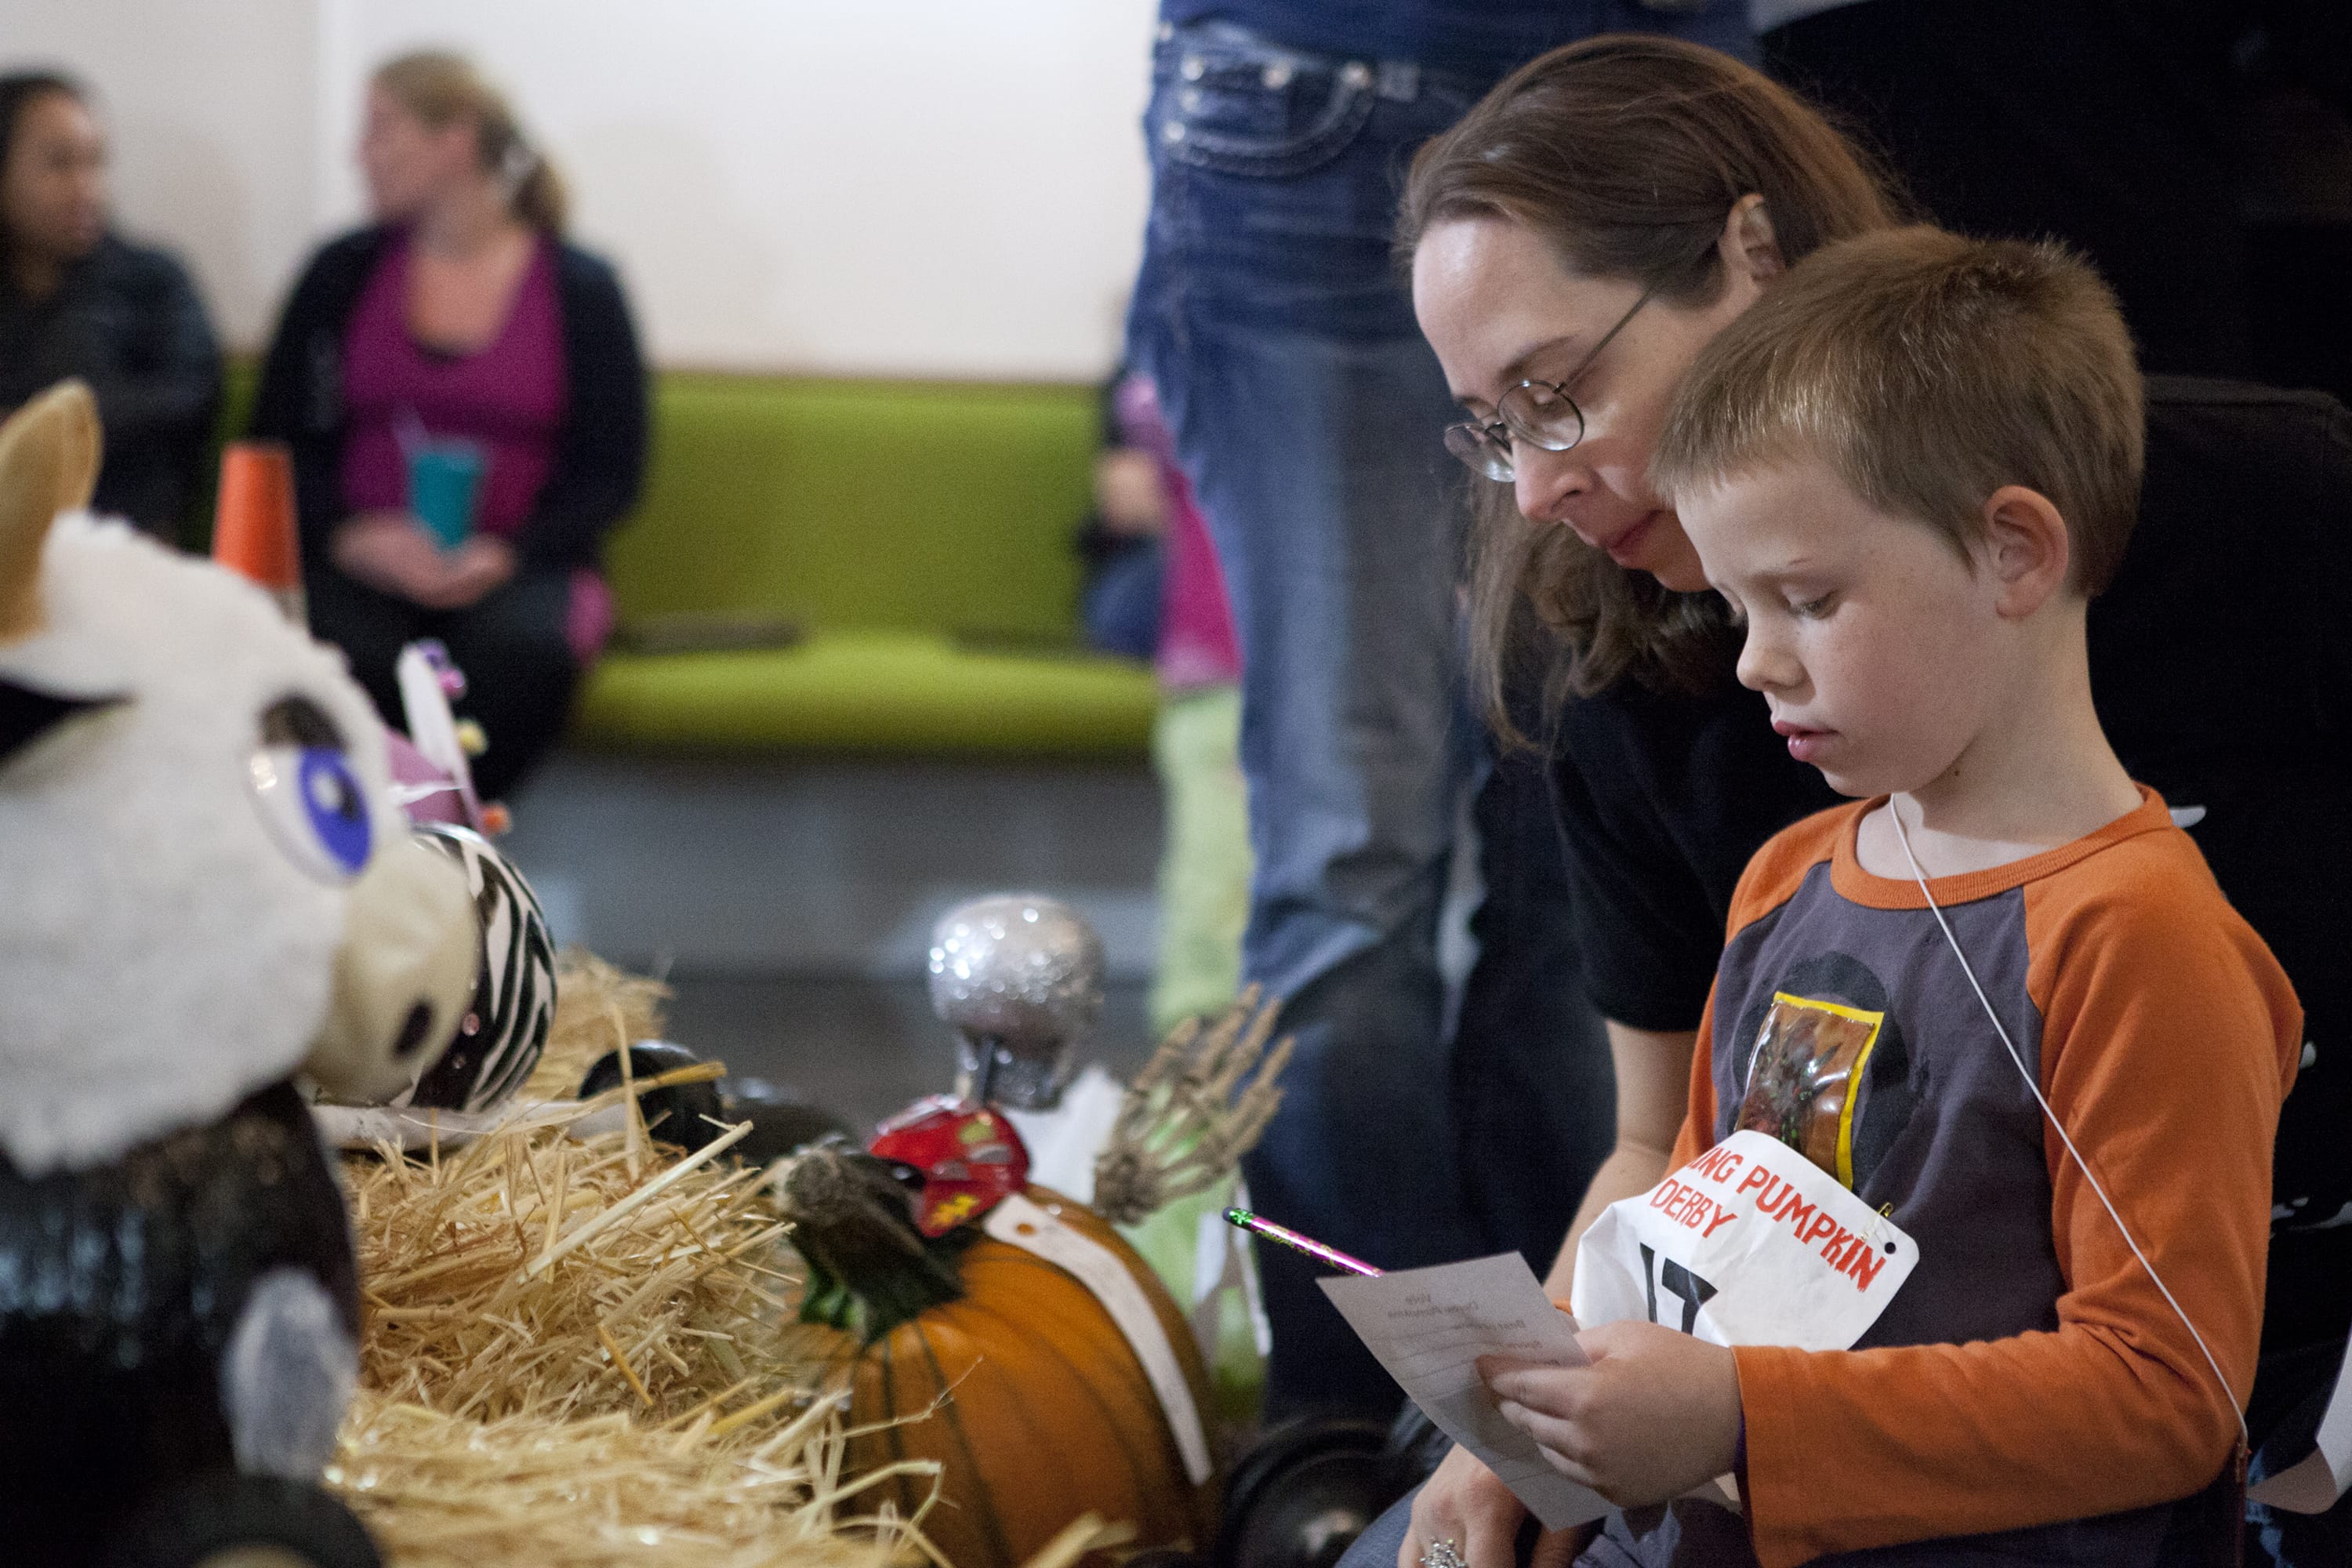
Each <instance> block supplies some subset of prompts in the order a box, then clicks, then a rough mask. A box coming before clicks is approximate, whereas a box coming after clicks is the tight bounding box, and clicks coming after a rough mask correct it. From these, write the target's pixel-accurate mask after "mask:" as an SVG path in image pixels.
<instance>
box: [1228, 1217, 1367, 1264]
mask: <svg viewBox="0 0 2352 1568" xmlns="http://www.w3.org/2000/svg"><path fill="white" fill-rule="evenodd" d="M1225 1223H1226V1224H1227V1225H1233V1226H1240V1227H1241V1228H1242V1229H1244V1230H1245V1231H1248V1232H1249V1233H1250V1234H1251V1235H1253V1236H1262V1237H1265V1238H1266V1239H1267V1240H1268V1241H1276V1242H1280V1243H1281V1244H1282V1245H1283V1246H1285V1247H1288V1248H1290V1250H1291V1251H1293V1252H1303V1253H1305V1254H1306V1255H1307V1257H1309V1258H1314V1259H1316V1260H1317V1261H1318V1262H1321V1263H1328V1264H1329V1265H1330V1266H1331V1267H1332V1268H1344V1269H1346V1270H1347V1271H1348V1272H1349V1273H1350V1274H1361V1275H1362V1276H1364V1277H1365V1278H1366V1279H1379V1278H1380V1277H1381V1271H1380V1270H1379V1269H1377V1268H1373V1267H1372V1266H1371V1265H1370V1264H1369V1263H1367V1262H1365V1261H1364V1260H1363V1259H1362V1258H1350V1257H1349V1256H1348V1255H1347V1254H1346V1253H1344V1252H1342V1251H1340V1250H1339V1248H1338V1247H1326V1246H1324V1245H1323V1244H1322V1243H1321V1242H1319V1241H1317V1240H1315V1239H1314V1238H1313V1237H1305V1236H1301V1235H1299V1234H1298V1233H1297V1231H1295V1230H1293V1229H1291V1228H1290V1227H1289V1226H1284V1225H1276V1224H1275V1223H1274V1221H1272V1220H1270V1219H1260V1218H1259V1217H1258V1216H1257V1215H1254V1214H1252V1213H1250V1212H1249V1210H1247V1209H1227V1210H1226V1211H1225Z"/></svg>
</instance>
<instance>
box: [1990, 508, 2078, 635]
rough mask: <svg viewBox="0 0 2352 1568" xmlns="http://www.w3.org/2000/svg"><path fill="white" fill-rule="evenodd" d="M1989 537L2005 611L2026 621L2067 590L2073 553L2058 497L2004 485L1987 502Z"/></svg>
mask: <svg viewBox="0 0 2352 1568" xmlns="http://www.w3.org/2000/svg"><path fill="white" fill-rule="evenodd" d="M1984 521H1985V542H1986V547H1987V552H1988V555H1989V557H1990V562H1991V566H1992V578H1993V583H1994V585H1995V587H1996V588H1997V589H1998V591H1999V594H1998V599H1997V601H1996V603H1997V605H1998V607H1999V609H2000V614H2001V615H2002V616H2004V617H2006V618H2009V619H2013V620H2022V619H2023V618H2024V617H2026V616H2030V615H2032V614H2033V613H2034V612H2035V611H2036V610H2039V609H2040V608H2041V607H2042V605H2045V604H2047V603H2048V602H2049V601H2050V600H2051V598H2052V597H2053V595H2059V594H2062V593H2063V592H2064V591H2065V589H2066V582H2067V578H2068V576H2069V574H2070V570H2071V568H2072V566H2073V564H2074V552H2073V549H2072V546H2071V543H2070V542H2069V540H2068V539H2067V536H2066V519H2065V517H2064V516H2063V514H2062V513H2061V512H2060V511H2059V510H2058V508H2057V505H2056V503H2055V502H2053V501H2052V500H2051V499H2050V498H2049V497H2048V496H2045V495H2043V494H2042V492H2041V491H2040V490H2036V489H2027V488H2026V487H2025V486H2023V485H2003V486H2002V487H2001V488H2000V489H1997V490H1995V491H1993V493H1992V494H1991V495H1990V496H1989V497H1987V498H1986V500H1985V503H1984Z"/></svg>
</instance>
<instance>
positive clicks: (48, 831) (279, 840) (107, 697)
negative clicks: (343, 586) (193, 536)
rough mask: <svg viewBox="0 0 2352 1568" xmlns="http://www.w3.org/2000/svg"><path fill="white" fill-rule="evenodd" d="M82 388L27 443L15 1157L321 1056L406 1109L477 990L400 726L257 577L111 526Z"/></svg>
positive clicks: (32, 407)
mask: <svg viewBox="0 0 2352 1568" xmlns="http://www.w3.org/2000/svg"><path fill="white" fill-rule="evenodd" d="M99 446H100V434H99V427H98V420H97V414H96V406H95V404H94V403H93V401H92V400H91V398H90V395H89V392H88V390H87V389H86V388H84V387H82V386H81V385H80V384H78V383H68V384H65V385H63V386H60V387H58V388H56V389H54V390H52V391H51V392H49V393H47V394H45V395H42V396H41V397H39V398H37V399H36V400H35V401H34V402H32V403H30V404H27V405H26V406H25V407H24V408H23V409H21V410H19V411H18V413H17V414H16V416H14V417H13V418H11V419H10V420H9V421H8V422H7V424H6V425H5V426H0V868H5V869H0V882H5V897H0V998H5V1003H0V1153H5V1155H6V1156H7V1157H8V1158H9V1159H10V1160H11V1161H13V1162H14V1163H15V1164H16V1166H17V1168H18V1169H19V1170H20V1171H22V1172H23V1173H26V1174H28V1175H31V1174H38V1173H42V1172H45V1171H47V1170H50V1169H53V1168H57V1167H59V1166H64V1167H79V1166H84V1165H88V1164H91V1163H98V1162H100V1161H104V1160H109V1159H112V1158H114V1157H115V1156H116V1155H118V1154H120V1153H121V1152H123V1151H124V1150H126V1149H128V1148H129V1147H131V1145H132V1144H135V1143H137V1142H142V1141H144V1140H146V1139H149V1138H152V1137H156V1136H160V1135H162V1134H163V1133H166V1132H170V1131H176V1130H177V1129H179V1128H181V1127H184V1126H189V1125H193V1124H195V1123H197V1122H201V1121H209V1120H211V1119H213V1118H215V1117H216V1116H218V1115H220V1114H221V1113H223V1112H224V1111H226V1110H228V1109H230V1108H231V1107H232V1106H234V1105H235V1104H236V1102H237V1101H238V1100H242V1099H243V1098H244V1097H245V1096H247V1095H248V1094H250V1093H252V1092H253V1091H254V1090H256V1089H260V1088H262V1087H264V1086H266V1085H268V1084H269V1083H272V1082H275V1081H278V1080H279V1079H284V1078H287V1077H288V1076H289V1075H291V1074H293V1073H295V1072H296V1071H298V1070H299V1069H305V1068H307V1070H308V1071H309V1073H310V1076H311V1077H312V1078H313V1079H316V1080H317V1081H319V1082H320V1084H321V1085H323V1086H324V1087H326V1088H328V1089H331V1090H341V1091H342V1092H346V1093H350V1094H354V1095H362V1096H371V1095H372V1096H383V1095H389V1094H392V1093H396V1092H398V1091H399V1090H400V1089H402V1088H404V1086H405V1085H407V1084H410V1083H413V1082H415V1079H416V1076H417V1075H418V1074H419V1073H421V1072H422V1071H423V1070H424V1069H425V1068H426V1067H428V1066H430V1065H431V1061H430V1058H431V1057H432V1055H433V1054H434V1047H438V1046H439V1045H440V1043H441V1042H443V1041H445V1040H446V1039H447V1038H448V1037H449V1036H450V1033H451V1030H452V1026H453V1024H454V1021H455V1019H456V1018H457V1016H458V1015H459V1012H460V1010H461V1009H462V1007H463V1006H464V1005H465V1001H466V998H467V994H469V992H470V990H471V987H472V984H473V947H474V933H473V918H472V910H471V908H470V906H469V904H468V901H467V896H466V888H465V882H464V879H463V877H462V876H461V875H459V874H458V873H457V870H456V868H453V867H451V866H450V865H449V864H448V862H447V861H446V858H443V857H441V856H439V855H436V854H435V853H434V852H433V851H432V850H430V849H428V848H425V847H423V846H421V845H417V844H415V843H413V842H412V841H411V839H410V837H409V833H408V828H407V826H406V824H405V822H404V819H403V818H402V816H401V815H400V813H399V812H398V810H397V809H396V808H395V807H394V805H392V804H391V799H390V795H389V793H388V787H387V786H388V773H387V763H386V761H385V750H384V739H383V727H382V725H381V724H380V723H379V722H378V721H377V720H376V718H375V716H374V713H373V710H372V709H371V708H370V706H369V704H368V700H367V698H366V696H365V695H364V694H363V693H362V691H361V690H360V689H359V688H358V686H357V685H355V684H354V683H353V682H352V679H351V678H350V676H349V675H348V674H347V673H345V671H344V669H343V667H342V663H341V658H340V657H339V656H338V655H337V654H336V653H334V652H333V651H331V649H328V648H326V647H321V646H320V645H319V644H317V643H314V642H312V641H311V640H310V638H309V637H307V636H305V635H304V634H303V633H302V632H301V631H300V630H299V629H298V628H296V627H294V626H290V625H289V624H288V623H287V621H286V619H285V618H284V616H282V615H281V614H280V613H279V612H278V608H277V606H276V605H273V604H272V603H271V602H270V600H269V599H268V596H267V595H264V594H263V593H262V592H261V591H260V590H259V589H257V588H255V587H254V586H252V585H251V584H247V583H246V582H244V581H243V580H241V579H239V578H237V577H236V576H235V575H233V574H230V573H228V572H226V571H224V570H222V569H221V568H219V567H216V566H214V565H213V564H212V563H209V562H204V561H199V560H195V559H194V558H191V557H188V556H184V555H180V554H177V553H175V552H171V551H168V550H165V549H164V548H163V547H162V546H160V545H157V544H154V543H152V542H149V541H147V540H145V539H143V538H142V537H140V536H139V535H137V534H135V533H134V532H132V531H131V530H130V529H129V528H127V527H125V526H123V525H122V524H120V523H114V522H105V521H97V520H95V519H93V518H91V517H90V516H89V515H88V514H87V512H85V511H84V510H82V508H83V507H84V506H85V505H86V504H87V502H88V500H89V493H90V487H91V483H92V481H93V479H94V478H95V476H96V474H97V470H98V455H99Z"/></svg>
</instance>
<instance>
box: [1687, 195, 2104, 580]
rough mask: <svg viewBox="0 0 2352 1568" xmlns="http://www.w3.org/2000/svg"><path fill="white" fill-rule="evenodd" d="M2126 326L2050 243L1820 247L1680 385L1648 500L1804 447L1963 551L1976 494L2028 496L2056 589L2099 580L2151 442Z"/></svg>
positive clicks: (1932, 239) (1930, 237) (2087, 275)
mask: <svg viewBox="0 0 2352 1568" xmlns="http://www.w3.org/2000/svg"><path fill="white" fill-rule="evenodd" d="M2144 418H2145V415H2144V409H2143V393H2142V389H2141V385H2140V376H2139V367H2138V363H2137V360H2136V359H2135V358H2134V356H2133V353H2132V343H2131V335H2130V333H2128V332H2127V331H2125V328H2124V322H2123V316H2122V314H2121V312H2120V311H2118V310H2116V300H2115V296H2114V294H2113V293H2111V292H2110V291H2109V290H2108V289H2107V286H2106V284H2105V283H2104V282H2102V281H2101V280H2100V279H2099V275H2098V274H2097V273H2096V272H2095V271H2093V270H2092V269H2091V268H2090V267H2089V266H2088V265H2087V264H2086V263H2084V261H2082V260H2081V259H2079V258H2076V257H2075V256H2074V255H2073V254H2071V253H2070V252H2068V251H2067V250H2066V249H2065V248H2064V247H2061V246H2057V245H2052V244H2046V243H2043V244H2029V243H2025V242H2022V241H2018V240H1981V239H1964V238H1962V237H1959V236H1958V235H1951V234H1946V233H1944V232H1943V231H1942V230H1940V229H1935V228H1927V227H1914V228H1898V229H1888V230H1885V231H1883V232H1880V233H1877V234H1869V235H1864V236H1861V237H1857V238H1853V239H1847V240H1842V241H1840V242H1839V243H1837V244H1835V245H1832V246H1828V247H1823V248H1822V249H1821V250H1818V251H1816V252H1814V253H1813V254H1812V255H1811V256H1810V257H1808V258H1805V260H1804V261H1803V262H1802V263H1801V264H1800V265H1798V266H1797V267H1796V268H1792V269H1791V270H1790V273H1789V275H1788V276H1787V277H1786V278H1783V279H1780V280H1779V281H1778V282H1776V283H1774V284H1772V285H1771V286H1770V287H1769V288H1768V289H1766V290H1765V291H1764V297H1763V298H1762V299H1761V300H1759V301H1758V302H1757V303H1756V304H1755V305H1753V306H1751V307H1750V308H1749V309H1748V310H1747V311H1746V312H1744V313H1743V314H1742V315H1741V316H1740V318H1739V319H1738V321H1734V322H1732V323H1731V325H1730V326H1728V327H1727V328H1725V329H1724V330H1723V331H1721V332H1719V333H1717V335H1716V337H1715V340H1714V341H1713V342H1710V343H1708V344H1707V345H1706V348H1705V349H1703V350H1701V351H1700V353H1699V356H1698V359H1697V361H1696V363H1694V364H1693V365H1692V367H1691V370H1690V373H1689V374H1687V375H1686V376H1685V378H1684V380H1683V384H1682V386H1681V388H1680V390H1679V391H1678V392H1677V393H1676V395H1675V403H1674V407H1673V410H1672V411H1671V412H1670V413H1669V414H1668V415H1667V417H1666V426H1665V429H1664V433H1663V434H1662V435H1661V436H1660V437H1659V440H1658V447H1657V451H1656V454H1655V456H1654V458H1653V460H1652V464H1651V478H1652V480H1653V482H1654V484H1655V485H1656V486H1657V488H1658V490H1659V493H1660V494H1661V495H1664V496H1667V497H1671V496H1672V495H1673V494H1674V493H1675V491H1677V490H1682V489H1689V488H1692V487H1694V486H1699V485H1705V484H1707V483H1709V482H1711V481H1713V480H1715V479H1721V478H1724V477H1726V476H1728V475H1731V474H1735V473H1738V472H1740V471H1741V470H1743V469H1748V468H1755V467H1759V466H1761V465H1765V464H1769V463H1773V462H1777V461H1781V460H1785V459H1787V458H1791V457H1794V456H1797V455H1800V454H1811V455H1815V456H1818V457H1820V458H1822V460H1823V461H1825V462H1827V463H1828V464H1829V466H1830V467H1831V468H1832V469H1833V470H1834V471H1835V472H1836V474H1837V475H1838V477H1839V478H1840V479H1843V480H1844V481H1845V483H1846V484H1847V486H1848V487H1850V488H1851V489H1853V492H1854V493H1855V494H1856V495H1858V496H1860V497H1861V498H1862V499H1863V500H1865V501H1868V502H1869V503H1870V504H1871V505H1872V506H1874V507H1876V508H1877V509H1879V510H1882V511H1888V512H1895V513H1899V514H1901V515H1903V516H1906V517H1910V518H1915V519H1916V520H1918V521H1920V522H1923V523H1925V524H1926V525H1927V526H1928V527H1929V528H1932V529H1934V530H1935V531H1937V533H1939V534H1941V535H1943V536H1944V537H1945V538H1946V539H1947V540H1948V541H1949V542H1951V544H1952V546H1953V547H1954V548H1955V549H1957V550H1958V551H1959V552H1960V553H1961V554H1962V555H1963V556H1966V555H1968V554H1969V551H1970V549H1971V547H1972V546H1973V545H1975V544H1976V543H1977V542H1979V540H1980V539H1981V538H1982V537H1983V535H1984V516H1983V507H1984V502H1985V499H1986V498H1987V497H1989V496H1990V495H1991V494H1992V493H1993V492H1994V491H1995V490H1997V489H2000V488H2001V487H2002V486H2003V485H2024V486H2027V487H2029V488H2030V489H2035V490H2039V491H2040V492H2041V493H2042V494H2043V495H2045V496H2047V497H2048V498H2049V499H2050V500H2051V501H2052V503H2053V504H2054V505H2055V506H2056V507H2057V509H2058V510H2059V513H2060V514H2061V515H2062V516H2063V517H2064V518H2065V520H2066V530H2067V542H2068V546H2069V550H2070V552H2071V554H2072V564H2071V566H2070V569H2069V572H2068V580H2069V582H2070V584H2071V585H2072V586H2073V587H2074V589H2075V590H2076V591H2078V592H2080V593H2081V594H2082V595H2084V597H2085V598H2088V597H2092V596H2094V595H2097V594H2098V593H2100V592H2101V591H2102V590H2104V589H2105V587H2106V586H2107V584H2109V583H2111V582H2112V581H2114V579H2115V574H2116V567H2117V566H2118V565H2120V564H2121V563H2122V561H2123V556H2124V546H2125V544H2126V542H2128V541H2129V540H2130V538H2131V530H2132V523H2133V522H2134V521H2135V520H2136V519H2137V516H2138V513H2139V482H2140V468H2141V466H2142V460H2143V454H2144V448H2145V447H2146V442H2147V433H2146V428H2145V424H2144Z"/></svg>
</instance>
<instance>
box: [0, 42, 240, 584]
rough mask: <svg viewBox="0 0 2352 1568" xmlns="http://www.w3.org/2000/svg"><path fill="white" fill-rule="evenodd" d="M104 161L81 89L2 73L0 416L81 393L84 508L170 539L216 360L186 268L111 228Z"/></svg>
mask: <svg viewBox="0 0 2352 1568" xmlns="http://www.w3.org/2000/svg"><path fill="white" fill-rule="evenodd" d="M106 164H107V146H106V129H105V127H104V126H103V125H101V124H100V122H99V118H98V114H97V112H96V110H94V109H93V108H92V106H91V103H90V99H89V92H88V91H87V90H86V89H84V88H82V87H81V86H80V85H79V83H77V82H75V81H74V80H73V79H71V78H69V77H65V76H61V75H58V74H56V73H53V72H48V71H24V72H17V73H14V74H10V75H5V76H0V412H5V411H6V410H8V409H12V408H14V407H16V405H18V404H20V403H23V402H24V401H25V400H26V398H28V397H30V396H32V395H34V394H35V393H37V392H39V391H40V390H41V389H42V388H44V387H46V386H48V385H49V384H52V383H55V382H58V381H62V380H64V379H65V378H66V377H68V376H77V375H78V376H79V377H81V378H82V379H83V380H84V381H86V382H88V383H89V384H90V387H91V390H93V391H94V392H95V393H96V394H97V395H98V407H99V416H100V418H101V419H103V420H104V421H105V424H106V458H105V467H104V468H103V469H102V470H101V471H100V474H99V479H98V493H97V496H96V498H95V500H94V501H93V502H92V504H93V505H94V506H95V507H96V508H97V509H98V510H100V511H102V512H110V513H113V514H116V515H119V516H122V517H127V518H129V519H130V520H131V521H132V522H134V523H136V524H138V525H139V526H140V527H141V528H142V529H145V530H146V531H149V532H150V533H153V534H155V535H157V536H159V537H161V538H163V539H165V540H167V541H172V542H177V541H178V538H179V533H180V523H181V518H182V514H183V513H184V511H185V510H186V509H187V506H188V502H189V500H190V498H191V495H192V494H193V491H194V481H195V479H196V470H197V468H198V467H199V465H200V464H201V463H202V461H203V458H204V454H205V437H207V436H208V435H209V434H210V432H211V429H212V421H213V413H214V410H215V408H216V407H217V406H218V405H219V401H220V384H221V364H220V350H219V347H218V346H217V344H216V343H215V342H214V339H213V329H212V324H211V322H209V321H206V320H205V308H204V304H203V302H202V301H201V300H198V299H197V297H196V291H195V289H194V286H193V285H191V284H190V283H189V281H188V274H187V271H186V269H185V268H183V267H182V266H181V265H180V263H179V262H178V261H177V260H176V259H174V258H173V257H172V256H171V255H170V253H168V252H166V251H163V250H158V249H155V248H153V247H149V246H143V245H134V244H132V243H131V242H130V241H129V240H126V239H124V238H123V237H121V236H120V235H118V234H116V233H115V232H114V231H113V230H112V228H111V227H110V224H109V215H108V210H107V206H108V203H107V183H106Z"/></svg>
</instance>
